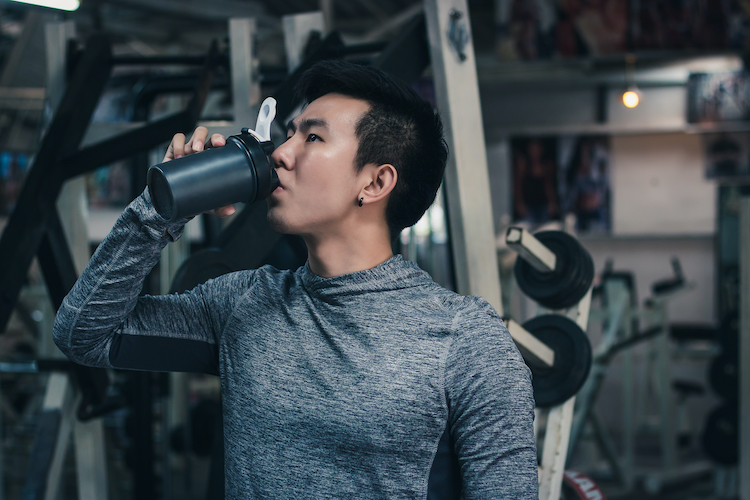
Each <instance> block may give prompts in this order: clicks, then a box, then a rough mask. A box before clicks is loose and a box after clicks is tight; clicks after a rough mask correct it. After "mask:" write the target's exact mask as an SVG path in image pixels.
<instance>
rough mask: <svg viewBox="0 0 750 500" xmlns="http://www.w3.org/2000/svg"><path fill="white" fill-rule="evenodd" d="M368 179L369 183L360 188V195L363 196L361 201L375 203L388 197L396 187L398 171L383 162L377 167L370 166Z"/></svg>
mask: <svg viewBox="0 0 750 500" xmlns="http://www.w3.org/2000/svg"><path fill="white" fill-rule="evenodd" d="M365 168H366V167H365ZM368 179H369V180H370V183H369V184H368V185H367V186H365V187H364V188H363V189H362V193H361V195H360V197H361V198H364V200H363V203H376V202H378V201H380V200H382V199H384V198H386V197H388V195H389V194H391V191H393V188H395V187H396V181H397V180H398V172H397V171H396V167H394V166H393V165H391V164H390V163H383V164H382V165H378V166H377V167H371V171H370V175H368Z"/></svg>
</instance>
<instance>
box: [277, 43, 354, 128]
mask: <svg viewBox="0 0 750 500" xmlns="http://www.w3.org/2000/svg"><path fill="white" fill-rule="evenodd" d="M343 47H344V42H343V41H342V40H341V36H340V35H339V34H338V33H336V32H333V33H331V34H330V35H328V36H327V37H325V39H324V40H323V43H321V44H320V46H319V47H318V48H317V49H316V50H315V51H313V53H312V54H310V55H309V56H307V57H306V58H305V59H304V60H303V61H302V62H301V63H300V64H299V66H297V68H296V69H295V70H294V72H293V73H292V74H291V75H289V77H287V79H286V80H284V83H282V84H281V85H280V86H279V87H278V88H277V89H276V92H274V96H275V97H276V101H277V102H278V105H277V107H276V118H277V120H276V123H284V125H286V122H285V120H286V118H288V117H289V115H290V114H291V113H292V111H294V109H295V108H296V107H297V106H298V105H299V104H301V102H300V100H299V98H298V96H296V95H295V92H294V87H295V86H296V85H297V82H298V81H299V79H300V77H301V76H302V73H304V72H305V71H307V70H308V69H309V68H310V67H312V65H313V64H315V63H316V62H318V61H323V60H326V59H335V58H337V57H339V56H340V52H341V50H342V48H343Z"/></svg>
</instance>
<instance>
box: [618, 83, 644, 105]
mask: <svg viewBox="0 0 750 500" xmlns="http://www.w3.org/2000/svg"><path fill="white" fill-rule="evenodd" d="M640 102H641V97H640V96H639V95H638V90H637V89H636V88H635V87H630V88H629V89H628V90H626V91H625V93H624V94H622V103H623V104H624V105H625V107H627V108H634V107H636V106H638V104H639V103H640Z"/></svg>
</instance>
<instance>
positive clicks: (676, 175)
mask: <svg viewBox="0 0 750 500" xmlns="http://www.w3.org/2000/svg"><path fill="white" fill-rule="evenodd" d="M610 144H611V167H612V177H611V178H612V219H613V220H612V225H613V233H614V234H616V235H625V234H631V235H633V234H635V235H647V234H654V235H676V234H678V235H711V234H713V233H714V232H715V230H716V186H715V183H713V182H710V181H708V180H706V179H705V177H704V170H705V153H704V146H703V136H702V135H700V134H682V133H679V134H653V135H633V136H613V137H612V139H611V143H610Z"/></svg>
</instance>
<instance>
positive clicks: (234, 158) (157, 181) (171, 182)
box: [147, 97, 279, 222]
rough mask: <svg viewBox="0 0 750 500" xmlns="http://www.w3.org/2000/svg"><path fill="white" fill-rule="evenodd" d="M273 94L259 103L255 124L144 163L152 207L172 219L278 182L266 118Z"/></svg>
mask: <svg viewBox="0 0 750 500" xmlns="http://www.w3.org/2000/svg"><path fill="white" fill-rule="evenodd" d="M275 117H276V100H275V99H274V98H273V97H269V98H267V99H266V100H265V101H263V104H261V107H260V112H259V113H258V121H257V123H256V125H255V130H250V129H247V128H244V129H242V131H241V132H240V133H239V134H238V135H232V136H229V137H227V142H226V145H224V146H223V147H219V148H211V149H208V150H206V151H202V152H200V153H196V154H192V155H188V156H183V157H180V158H176V159H174V160H172V161H168V162H164V163H160V164H158V165H154V166H153V167H151V168H149V170H148V174H147V182H148V189H149V192H150V194H151V200H152V202H153V204H154V208H156V211H157V212H159V214H160V215H161V216H162V217H164V218H165V219H167V220H169V221H171V222H174V221H176V220H179V219H183V218H185V217H191V216H194V215H198V214H200V213H203V212H207V211H209V210H213V209H214V208H218V207H223V206H225V205H231V204H233V203H240V202H242V203H254V202H256V201H260V200H264V199H265V198H266V197H268V195H269V194H271V192H272V191H273V190H274V189H276V187H277V186H278V185H279V178H278V176H277V175H276V170H275V169H274V168H273V161H271V158H270V156H271V153H273V150H274V145H273V143H272V142H271V123H272V122H273V119H274V118H275Z"/></svg>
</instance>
